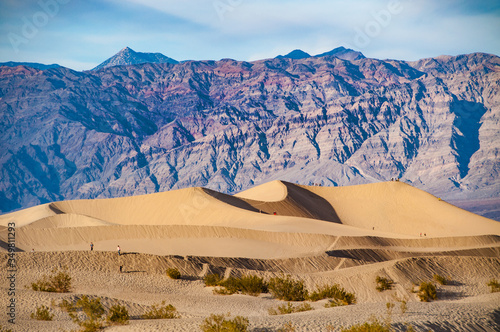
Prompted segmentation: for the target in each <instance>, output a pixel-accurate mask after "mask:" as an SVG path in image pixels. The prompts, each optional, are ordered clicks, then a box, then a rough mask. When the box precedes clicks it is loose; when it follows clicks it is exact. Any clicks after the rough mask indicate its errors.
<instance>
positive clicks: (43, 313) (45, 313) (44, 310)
mask: <svg viewBox="0 0 500 332" xmlns="http://www.w3.org/2000/svg"><path fill="white" fill-rule="evenodd" d="M52 318H54V315H51V314H50V312H49V308H48V307H46V306H44V305H42V306H41V307H36V312H34V313H33V312H32V313H31V319H36V320H52Z"/></svg>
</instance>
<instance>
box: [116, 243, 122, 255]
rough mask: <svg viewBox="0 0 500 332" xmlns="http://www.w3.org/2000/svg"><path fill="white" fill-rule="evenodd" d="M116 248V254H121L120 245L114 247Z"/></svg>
mask: <svg viewBox="0 0 500 332" xmlns="http://www.w3.org/2000/svg"><path fill="white" fill-rule="evenodd" d="M116 250H117V251H118V256H121V254H122V249H121V248H120V245H118V247H116Z"/></svg>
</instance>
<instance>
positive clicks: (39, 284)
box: [31, 270, 71, 293]
mask: <svg viewBox="0 0 500 332" xmlns="http://www.w3.org/2000/svg"><path fill="white" fill-rule="evenodd" d="M52 272H53V273H54V275H51V276H47V275H44V276H43V277H42V279H40V280H38V281H36V282H34V283H32V284H31V288H32V289H33V290H34V291H40V292H56V293H68V292H69V291H70V289H71V277H70V276H69V274H67V273H66V272H64V271H59V272H57V271H56V270H53V271H52Z"/></svg>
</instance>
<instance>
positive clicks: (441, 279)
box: [433, 274, 450, 285]
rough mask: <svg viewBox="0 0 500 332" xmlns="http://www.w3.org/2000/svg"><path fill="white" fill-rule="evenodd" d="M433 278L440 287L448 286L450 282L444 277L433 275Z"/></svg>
mask: <svg viewBox="0 0 500 332" xmlns="http://www.w3.org/2000/svg"><path fill="white" fill-rule="evenodd" d="M433 278H434V280H435V281H436V282H437V283H439V284H440V285H448V283H449V282H450V280H448V279H446V278H445V277H443V276H442V275H439V274H435V275H434V276H433Z"/></svg>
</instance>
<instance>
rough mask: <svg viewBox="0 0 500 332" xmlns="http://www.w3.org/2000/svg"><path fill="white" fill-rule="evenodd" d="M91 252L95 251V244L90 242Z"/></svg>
mask: <svg viewBox="0 0 500 332" xmlns="http://www.w3.org/2000/svg"><path fill="white" fill-rule="evenodd" d="M90 251H94V243H93V242H90Z"/></svg>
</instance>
